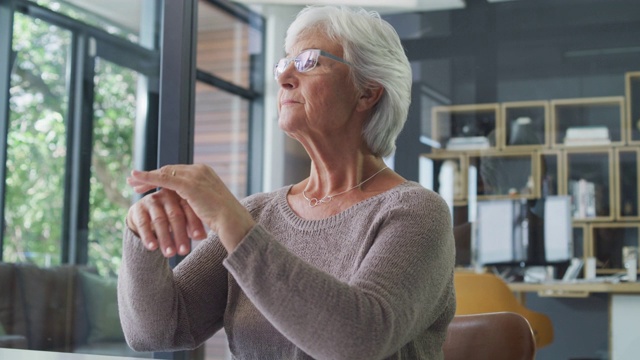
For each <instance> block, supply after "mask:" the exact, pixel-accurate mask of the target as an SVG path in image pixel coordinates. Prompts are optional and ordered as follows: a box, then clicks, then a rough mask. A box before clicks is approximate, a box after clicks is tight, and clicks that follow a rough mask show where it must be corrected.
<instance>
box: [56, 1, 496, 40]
mask: <svg viewBox="0 0 640 360" xmlns="http://www.w3.org/2000/svg"><path fill="white" fill-rule="evenodd" d="M62 1H64V2H66V3H68V4H71V5H73V6H76V7H79V8H82V9H84V10H86V11H87V12H90V13H93V14H96V15H98V16H99V17H102V18H104V19H105V20H107V21H109V22H111V23H114V24H118V25H119V26H121V27H123V28H126V29H129V30H131V31H133V32H134V33H137V32H138V30H139V24H140V12H141V8H142V3H143V1H142V0H62ZM465 1H468V0H234V1H233V2H235V3H238V4H243V5H246V6H248V7H249V8H251V9H252V10H254V11H256V12H258V13H262V12H263V11H265V10H266V9H267V8H268V6H269V5H278V6H286V5H290V6H297V7H300V6H305V5H346V6H354V7H358V6H360V7H364V8H366V9H368V10H376V11H379V12H380V13H383V14H384V13H397V12H408V11H435V10H446V9H460V8H464V7H465ZM486 1H489V2H493V1H504V0H486ZM201 8H202V7H201Z"/></svg>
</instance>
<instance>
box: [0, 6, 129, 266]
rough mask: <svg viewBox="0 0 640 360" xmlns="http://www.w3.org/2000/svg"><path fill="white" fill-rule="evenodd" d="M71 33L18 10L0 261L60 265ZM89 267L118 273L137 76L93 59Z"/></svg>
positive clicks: (125, 208)
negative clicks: (2, 252) (94, 65)
mask: <svg viewBox="0 0 640 360" xmlns="http://www.w3.org/2000/svg"><path fill="white" fill-rule="evenodd" d="M70 49H71V33H70V32H69V31H67V30H64V29H61V28H58V27H55V26H53V25H50V24H48V23H46V22H44V21H41V20H39V19H34V18H31V17H28V16H26V15H22V14H19V13H16V15H15V19H14V39H13V50H14V51H15V52H16V59H15V63H14V65H13V71H12V77H11V88H10V96H11V97H10V117H9V122H10V123H9V134H8V139H7V163H6V166H7V177H6V204H5V223H6V227H5V229H4V249H3V250H4V259H3V260H4V261H9V262H33V263H36V264H38V265H40V266H49V265H56V264H59V263H60V262H61V249H62V243H63V242H64V241H67V239H62V221H63V213H64V209H63V206H64V184H65V177H66V176H67V174H66V172H65V166H66V162H67V161H68V160H69V159H68V158H69V157H70V156H71V155H72V154H70V153H68V152H67V141H68V139H67V137H68V136H69V134H70V133H71V131H72V130H71V129H70V128H68V125H67V123H66V121H67V117H68V116H67V114H68V101H69V95H68V86H69V84H68V81H69V74H68V71H69V70H68V69H69V66H68V61H69V59H70ZM95 70H96V77H95V78H94V83H95V88H94V91H95V95H94V119H93V122H94V131H93V148H92V154H93V156H92V169H91V179H90V186H91V191H90V198H89V202H90V221H89V264H90V265H91V266H94V267H96V268H97V269H98V271H99V272H100V273H101V274H102V275H115V274H117V271H118V267H119V261H120V258H121V247H122V246H121V238H122V231H123V220H124V217H125V216H126V212H127V209H128V207H129V204H130V199H131V198H132V194H133V193H132V191H131V189H130V188H129V186H127V184H126V176H127V175H128V174H129V172H130V170H131V168H132V152H133V150H132V149H133V137H134V134H133V131H134V119H135V112H136V96H135V94H136V81H137V78H136V73H135V72H133V71H131V70H127V69H124V68H121V67H118V66H116V65H114V64H112V63H108V62H106V61H104V60H100V59H96V68H95Z"/></svg>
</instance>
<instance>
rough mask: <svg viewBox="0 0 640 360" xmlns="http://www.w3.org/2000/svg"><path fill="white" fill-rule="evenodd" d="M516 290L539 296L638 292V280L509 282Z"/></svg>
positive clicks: (639, 292) (639, 291)
mask: <svg viewBox="0 0 640 360" xmlns="http://www.w3.org/2000/svg"><path fill="white" fill-rule="evenodd" d="M508 285H509V288H510V289H511V290H512V291H517V292H537V293H538V295H540V296H566V297H572V296H575V297H582V296H588V295H589V294H590V293H611V294H640V282H620V283H615V284H614V283H609V282H560V281H558V282H555V281H554V282H549V283H544V282H543V283H509V284H508Z"/></svg>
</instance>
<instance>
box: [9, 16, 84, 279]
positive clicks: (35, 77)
mask: <svg viewBox="0 0 640 360" xmlns="http://www.w3.org/2000/svg"><path fill="white" fill-rule="evenodd" d="M70 43H71V34H70V33H69V32H68V31H65V30H63V29H60V28H58V27H55V26H52V25H49V24H47V23H45V22H44V21H41V20H39V19H33V18H31V17H28V16H25V15H22V14H16V15H15V23H14V39H13V50H14V51H15V52H16V60H15V66H14V67H13V72H12V75H11V88H10V115H9V134H8V138H7V163H6V166H7V178H6V205H5V221H6V227H5V229H4V261H7V262H33V263H35V264H38V265H40V266H49V265H55V264H58V263H60V260H61V259H60V258H61V256H60V254H61V252H60V249H61V233H62V217H63V201H64V180H65V178H64V174H65V160H66V156H67V148H66V136H67V131H66V125H65V118H66V114H67V106H68V98H67V86H68V84H67V80H66V79H67V78H68V74H67V68H68V58H69V52H70Z"/></svg>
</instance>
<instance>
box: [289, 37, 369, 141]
mask: <svg viewBox="0 0 640 360" xmlns="http://www.w3.org/2000/svg"><path fill="white" fill-rule="evenodd" d="M307 49H320V50H323V51H325V52H328V53H330V54H332V55H335V56H337V57H340V58H343V50H342V47H341V46H340V45H338V44H336V43H335V42H332V41H330V40H329V39H327V37H326V36H324V35H323V34H309V35H307V36H303V37H301V38H299V39H298V41H297V42H296V43H295V45H294V46H293V47H292V48H291V49H290V52H289V53H288V54H287V55H286V56H287V57H288V58H293V57H295V56H297V55H298V54H299V53H300V52H302V51H304V50H307ZM277 81H278V84H279V85H280V90H279V93H278V112H279V115H280V116H279V120H278V121H279V125H280V128H281V129H282V130H283V131H285V132H286V133H287V134H288V135H289V136H291V137H293V138H296V139H298V140H301V141H302V140H303V139H304V138H306V137H311V138H314V137H323V138H325V139H326V138H327V137H331V136H336V137H334V138H339V136H337V135H340V134H342V135H345V132H346V131H347V130H349V129H350V128H353V127H354V126H355V124H354V122H353V121H351V120H352V119H353V117H354V113H355V112H356V105H357V100H358V98H359V95H358V91H357V90H356V88H355V86H354V84H353V82H352V79H351V75H350V69H349V65H347V64H344V63H341V62H339V61H336V60H334V59H331V58H329V57H326V56H320V57H319V58H318V63H317V65H316V67H315V68H314V69H312V70H310V71H308V72H304V73H300V72H298V71H297V70H296V69H295V65H294V64H293V62H291V63H290V64H288V65H287V67H286V69H285V70H284V72H283V73H282V74H281V75H280V76H279V77H278V80H277ZM358 126H360V129H361V127H362V124H359V125H358ZM358 131H359V130H358ZM314 135H315V136H314Z"/></svg>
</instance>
